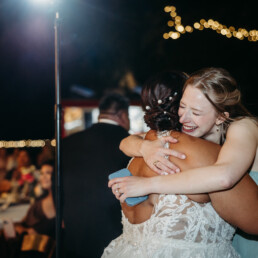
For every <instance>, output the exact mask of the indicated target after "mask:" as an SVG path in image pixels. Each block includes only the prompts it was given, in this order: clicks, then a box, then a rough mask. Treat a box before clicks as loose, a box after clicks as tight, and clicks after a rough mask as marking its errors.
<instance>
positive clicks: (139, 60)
mask: <svg viewBox="0 0 258 258" xmlns="http://www.w3.org/2000/svg"><path fill="white" fill-rule="evenodd" d="M31 1H33V0H2V1H1V3H0V57H1V62H0V66H1V75H0V83H1V94H0V103H1V109H0V110H1V113H0V114H1V120H2V123H1V129H0V133H1V134H0V139H3V140H11V139H29V138H30V139H37V138H42V139H44V138H52V137H53V136H54V94H55V89H54V30H53V24H54V10H51V8H47V7H46V6H38V7H36V6H35V5H32V4H31V3H30V2H31ZM60 3H61V5H60V10H61V12H60V14H61V18H62V23H61V87H62V98H63V99H64V100H65V99H79V98H82V97H81V96H80V95H78V94H76V93H73V92H72V91H71V87H72V86H73V85H79V86H81V87H87V88H88V89H91V90H93V91H94V92H95V96H94V98H98V97H99V96H101V95H102V93H103V92H104V91H106V90H107V89H111V88H115V87H117V85H118V83H119V81H120V80H121V78H122V77H123V76H124V75H125V73H126V72H127V71H130V72H132V74H133V75H134V78H135V80H136V82H137V84H138V85H142V84H143V82H144V81H145V80H146V79H147V78H148V77H149V76H150V75H152V74H153V73H156V72H158V71H161V70H164V69H168V68H171V69H177V70H183V71H185V72H188V73H191V72H193V71H195V70H197V69H199V68H202V67H207V66H216V67H223V68H226V69H227V70H229V71H230V73H231V74H232V75H233V76H234V77H235V78H236V79H237V81H238V83H239V85H240V87H241V90H242V92H243V98H244V102H245V104H246V105H247V107H248V108H249V109H250V110H251V111H252V112H254V113H255V114H256V115H257V113H258V112H257V73H258V62H257V54H258V41H257V42H249V41H248V40H246V39H245V40H238V39H236V38H230V39H228V38H226V37H223V36H221V35H220V34H217V33H216V32H215V31H212V30H204V31H196V30H195V31H194V32H193V33H191V34H190V33H189V34H185V35H182V37H180V39H178V40H172V39H170V40H164V39H163V33H165V32H168V31H169V27H168V26H167V22H168V20H169V14H168V13H165V12H164V7H165V6H166V5H174V6H176V8H177V12H178V15H180V16H181V17H182V23H183V24H185V25H186V24H189V25H192V24H193V23H194V22H195V21H199V20H200V19H201V18H204V19H209V18H213V19H214V20H217V21H219V22H220V23H222V24H225V25H227V26H230V25H232V26H235V27H236V28H238V27H241V28H246V29H247V30H251V29H258V21H257V14H256V9H255V1H250V0H248V1H244V2H242V3H238V2H236V1H235V3H234V2H230V1H217V2H216V1H179V0H177V1H161V0H155V1H154V0H152V1H147V0H137V1H136V0H127V1H125V0H122V1H121V0H70V1H68V0H67V1H60Z"/></svg>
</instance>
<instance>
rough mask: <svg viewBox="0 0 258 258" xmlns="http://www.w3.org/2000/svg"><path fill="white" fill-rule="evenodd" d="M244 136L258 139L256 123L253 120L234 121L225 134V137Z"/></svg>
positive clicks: (257, 122)
mask: <svg viewBox="0 0 258 258" xmlns="http://www.w3.org/2000/svg"><path fill="white" fill-rule="evenodd" d="M243 133H244V134H245V135H249V136H253V137H255V138H257V137H258V121H257V120H256V119H253V118H248V117H246V118H242V119H240V120H237V121H234V122H232V123H231V124H230V126H229V128H228V132H227V137H228V136H230V135H234V134H238V135H241V134H243Z"/></svg>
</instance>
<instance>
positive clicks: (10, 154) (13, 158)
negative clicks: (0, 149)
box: [6, 148, 20, 171]
mask: <svg viewBox="0 0 258 258" xmlns="http://www.w3.org/2000/svg"><path fill="white" fill-rule="evenodd" d="M19 152H20V149H19V148H14V149H8V151H7V164H6V170H7V171H11V170H14V169H15V168H17V165H18V163H17V158H18V155H19Z"/></svg>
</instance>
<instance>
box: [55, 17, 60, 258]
mask: <svg viewBox="0 0 258 258" xmlns="http://www.w3.org/2000/svg"><path fill="white" fill-rule="evenodd" d="M59 48H60V20H59V13H58V12H57V13H56V18H55V91H56V92H55V93H56V95H55V96H56V103H55V139H56V156H55V157H56V158H55V163H56V164H55V166H56V258H60V257H61V256H60V250H61V226H62V217H61V88H60V54H59Z"/></svg>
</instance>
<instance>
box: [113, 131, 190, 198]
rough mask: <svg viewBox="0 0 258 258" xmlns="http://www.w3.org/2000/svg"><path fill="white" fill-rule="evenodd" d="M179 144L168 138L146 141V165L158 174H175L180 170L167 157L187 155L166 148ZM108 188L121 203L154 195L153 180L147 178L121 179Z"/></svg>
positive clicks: (144, 149) (144, 157)
mask: <svg viewBox="0 0 258 258" xmlns="http://www.w3.org/2000/svg"><path fill="white" fill-rule="evenodd" d="M167 142H168V143H177V139H175V138H173V137H172V136H166V137H162V138H159V139H157V140H154V141H149V140H144V141H143V143H142V145H141V149H140V153H141V154H142V156H143V159H144V161H145V162H146V164H147V165H148V166H149V167H150V168H151V169H152V170H153V171H154V172H156V173H157V174H159V175H164V174H174V173H178V172H180V169H179V168H178V167H177V166H176V165H175V164H173V163H172V162H171V161H169V160H168V159H167V158H166V156H174V157H177V158H180V159H185V155H184V154H182V153H180V152H177V151H175V150H171V149H168V148H165V147H164V146H165V144H166V143H167ZM108 186H109V187H111V188H112V192H113V194H114V195H115V196H116V198H117V199H118V200H119V201H120V202H124V201H125V199H126V198H128V197H138V196H144V195H147V194H151V193H154V189H153V185H152V178H146V177H137V176H130V177H119V178H114V179H112V180H110V181H109V183H108Z"/></svg>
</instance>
